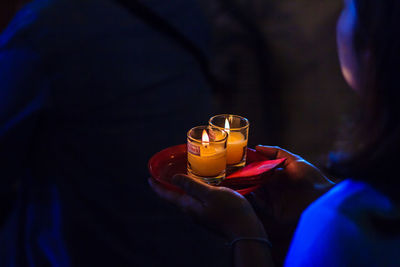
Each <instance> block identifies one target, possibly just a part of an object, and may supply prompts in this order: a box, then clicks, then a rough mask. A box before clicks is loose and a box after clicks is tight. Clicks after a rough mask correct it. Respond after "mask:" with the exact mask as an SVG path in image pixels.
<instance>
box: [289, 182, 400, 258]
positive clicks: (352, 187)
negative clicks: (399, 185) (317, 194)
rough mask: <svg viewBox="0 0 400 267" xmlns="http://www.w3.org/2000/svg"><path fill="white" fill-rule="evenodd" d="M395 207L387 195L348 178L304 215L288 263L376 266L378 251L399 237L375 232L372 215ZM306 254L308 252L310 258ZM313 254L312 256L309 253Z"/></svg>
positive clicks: (387, 250)
mask: <svg viewBox="0 0 400 267" xmlns="http://www.w3.org/2000/svg"><path fill="white" fill-rule="evenodd" d="M393 208H394V207H393V206H392V204H391V202H390V201H389V199H388V198H386V197H385V196H383V195H381V194H379V193H378V192H376V191H375V190H374V189H373V188H372V187H370V186H369V185H367V184H365V183H362V182H355V181H352V180H345V181H343V182H342V183H340V184H338V185H337V186H335V187H334V188H333V189H332V190H331V191H329V192H328V193H326V194H325V195H324V196H322V197H321V198H320V199H318V200H317V201H315V202H314V203H313V204H312V205H310V207H309V208H308V209H307V210H306V211H305V212H304V213H303V214H302V217H301V220H300V223H299V225H298V227H297V229H296V233H295V235H294V238H293V240H292V244H291V248H290V251H289V254H288V258H287V263H288V265H293V266H296V265H301V264H305V263H307V264H308V265H309V266H316V265H326V263H328V262H330V263H331V264H332V266H335V265H339V266H341V265H348V266H350V265H351V264H358V265H360V264H365V265H366V266H375V264H377V262H376V260H377V259H379V253H381V252H382V251H386V253H389V254H390V253H391V254H390V255H388V257H389V259H393V257H394V258H396V257H398V255H399V254H398V252H400V251H397V253H392V252H393V251H392V250H390V249H388V248H390V247H391V246H392V245H393V242H394V243H396V244H400V238H397V239H394V240H391V241H390V242H389V241H387V240H386V239H385V238H384V237H382V236H380V235H379V234H378V233H376V232H375V231H374V228H373V227H372V225H371V224H370V221H369V218H370V215H371V214H374V213H380V214H385V213H390V212H391V211H392V209H393ZM397 250H399V249H397ZM305 255H308V256H307V257H306V256H305ZM310 255H311V256H310Z"/></svg>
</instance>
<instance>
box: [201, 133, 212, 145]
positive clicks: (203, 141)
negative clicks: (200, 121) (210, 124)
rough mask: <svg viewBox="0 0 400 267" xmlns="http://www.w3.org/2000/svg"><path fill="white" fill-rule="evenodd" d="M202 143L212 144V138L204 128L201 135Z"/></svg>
mask: <svg viewBox="0 0 400 267" xmlns="http://www.w3.org/2000/svg"><path fill="white" fill-rule="evenodd" d="M201 143H202V144H203V146H208V145H209V144H210V138H209V137H208V134H207V131H206V130H203V135H202V136H201Z"/></svg>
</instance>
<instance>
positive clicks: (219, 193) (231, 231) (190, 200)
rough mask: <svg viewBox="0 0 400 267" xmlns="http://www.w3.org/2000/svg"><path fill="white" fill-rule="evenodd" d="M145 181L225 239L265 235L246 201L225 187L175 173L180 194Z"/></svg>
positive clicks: (166, 198) (151, 179)
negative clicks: (183, 192)
mask: <svg viewBox="0 0 400 267" xmlns="http://www.w3.org/2000/svg"><path fill="white" fill-rule="evenodd" d="M149 183H150V186H151V187H152V188H153V190H154V191H155V192H156V193H157V194H158V195H159V196H160V197H161V198H163V199H165V200H167V201H169V202H171V203H173V204H174V205H176V206H177V207H179V208H181V209H182V210H183V211H184V212H186V213H189V214H190V215H192V216H193V217H194V218H195V219H196V220H197V221H199V222H200V223H202V224H204V225H205V226H206V227H207V228H209V229H211V230H212V231H214V232H216V233H218V234H220V235H222V236H224V237H225V238H227V239H228V240H229V241H230V240H233V239H234V238H236V237H243V236H246V237H266V234H265V230H264V228H263V225H262V223H261V222H260V221H259V219H258V218H257V216H256V214H255V212H254V210H253V208H252V206H251V205H250V203H249V202H248V201H247V200H246V199H245V198H244V197H243V196H241V195H240V194H239V193H237V192H235V191H233V190H231V189H229V188H225V187H215V186H211V185H208V184H206V183H203V182H201V181H199V180H196V179H194V178H191V177H189V176H187V175H176V176H174V177H173V179H172V183H173V184H174V185H176V186H178V187H180V188H181V189H183V190H184V191H185V192H186V194H183V195H182V194H179V193H176V192H173V191H170V190H167V189H165V188H164V187H163V186H162V185H161V184H159V183H157V181H155V180H154V179H153V178H150V179H149Z"/></svg>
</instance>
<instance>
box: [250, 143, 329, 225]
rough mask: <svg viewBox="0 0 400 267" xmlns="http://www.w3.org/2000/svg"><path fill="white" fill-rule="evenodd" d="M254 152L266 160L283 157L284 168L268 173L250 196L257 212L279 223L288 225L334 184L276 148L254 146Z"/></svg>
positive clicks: (303, 162)
mask: <svg viewBox="0 0 400 267" xmlns="http://www.w3.org/2000/svg"><path fill="white" fill-rule="evenodd" d="M256 150H257V151H258V152H259V153H261V154H263V155H264V156H266V157H267V158H269V159H279V158H286V161H285V163H284V166H283V167H282V168H278V169H276V170H275V172H273V173H272V175H271V174H269V176H268V177H267V179H265V180H266V183H265V185H264V186H263V188H262V189H261V190H259V191H257V192H256V193H254V194H253V200H254V201H255V204H256V205H257V206H258V210H263V211H264V212H266V211H269V213H270V214H269V216H270V217H272V218H274V219H275V220H277V221H279V222H280V223H290V222H293V221H295V222H296V223H297V219H298V218H299V217H300V215H301V213H302V212H303V211H304V209H305V208H307V207H308V206H309V205H310V204H311V203H312V202H313V201H314V200H316V199H317V198H318V197H320V196H321V195H322V194H324V193H325V192H326V191H328V190H329V189H330V188H331V187H332V186H333V185H334V183H333V182H332V181H330V180H329V179H328V178H327V177H326V176H325V175H324V174H323V173H322V172H321V171H320V170H319V169H318V168H316V167H315V166H314V165H312V164H311V163H309V162H307V161H306V160H304V159H303V158H302V157H300V156H298V155H295V154H293V153H290V152H288V151H286V150H284V149H282V148H279V147H271V146H257V147H256Z"/></svg>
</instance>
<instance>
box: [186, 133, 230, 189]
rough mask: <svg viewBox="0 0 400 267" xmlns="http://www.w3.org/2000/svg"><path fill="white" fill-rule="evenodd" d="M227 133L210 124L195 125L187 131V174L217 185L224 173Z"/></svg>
mask: <svg viewBox="0 0 400 267" xmlns="http://www.w3.org/2000/svg"><path fill="white" fill-rule="evenodd" d="M227 140H228V134H227V133H226V132H225V131H224V130H223V129H219V128H215V127H211V126H197V127H194V128H192V129H190V131H189V132H188V133H187V148H188V149H187V150H188V153H187V154H188V163H187V170H188V175H190V176H192V177H194V178H198V179H201V180H203V181H204V182H206V183H208V184H212V185H218V184H219V183H220V182H221V181H222V180H223V179H224V178H225V175H226V143H227Z"/></svg>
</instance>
